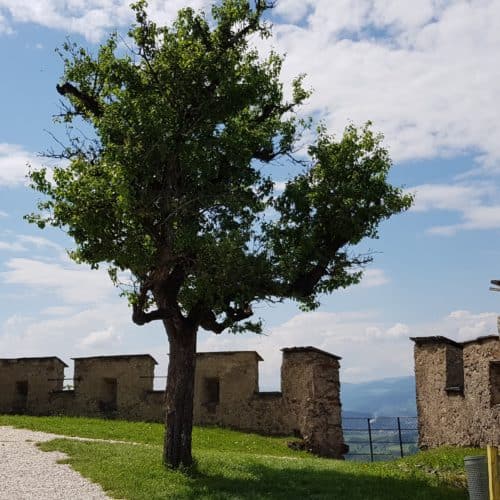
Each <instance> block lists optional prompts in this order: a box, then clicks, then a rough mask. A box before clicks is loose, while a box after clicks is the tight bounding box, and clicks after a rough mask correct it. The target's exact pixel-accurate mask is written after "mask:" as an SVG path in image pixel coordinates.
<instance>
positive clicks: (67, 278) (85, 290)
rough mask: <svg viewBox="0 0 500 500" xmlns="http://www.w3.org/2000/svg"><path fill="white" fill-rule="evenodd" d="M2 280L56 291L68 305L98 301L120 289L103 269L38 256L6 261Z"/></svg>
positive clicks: (51, 291)
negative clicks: (61, 262) (47, 260)
mask: <svg viewBox="0 0 500 500" xmlns="http://www.w3.org/2000/svg"><path fill="white" fill-rule="evenodd" d="M5 267H6V268H7V270H6V271H3V272H0V281H1V282H3V283H5V284H8V285H20V286H23V287H27V288H28V289H34V290H37V291H40V290H43V291H44V293H47V292H48V293H51V294H55V295H56V296H57V297H59V298H60V299H62V300H63V301H64V302H65V303H68V304H78V303H98V302H100V301H102V300H104V299H106V298H109V297H111V296H113V293H115V294H116V290H115V288H114V287H113V285H112V284H111V281H110V279H109V277H108V275H107V273H106V271H104V270H103V269H99V270H91V269H90V268H89V267H88V266H84V265H77V264H74V263H72V262H70V261H68V262H67V263H65V264H60V263H54V262H45V261H42V260H36V259H24V258H13V259H10V260H8V261H7V262H6V263H5Z"/></svg>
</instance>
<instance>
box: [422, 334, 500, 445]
mask: <svg viewBox="0 0 500 500" xmlns="http://www.w3.org/2000/svg"><path fill="white" fill-rule="evenodd" d="M412 340H413V341H414V342H415V350H414V354H415V379H416V386H417V387H416V388H417V411H418V417H419V439H420V446H421V447H422V448H427V447H436V446H442V445H453V446H485V445H486V444H492V445H497V446H498V445H500V401H497V399H495V398H496V394H497V393H498V391H499V386H498V383H499V382H500V380H499V378H496V373H497V372H496V366H498V361H500V339H499V337H498V336H497V335H492V336H487V337H481V338H478V339H476V340H473V341H468V342H462V343H459V342H454V341H452V340H450V339H448V338H446V337H416V338H413V339H412Z"/></svg>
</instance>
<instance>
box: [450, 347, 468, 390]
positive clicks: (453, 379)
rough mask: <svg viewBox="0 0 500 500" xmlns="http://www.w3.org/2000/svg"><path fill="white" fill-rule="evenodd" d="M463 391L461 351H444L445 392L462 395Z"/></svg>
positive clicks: (456, 349)
mask: <svg viewBox="0 0 500 500" xmlns="http://www.w3.org/2000/svg"><path fill="white" fill-rule="evenodd" d="M463 390H464V358H463V352H462V349H459V348H448V349H447V350H446V391H447V392H448V393H450V392H455V393H461V394H462V393H463Z"/></svg>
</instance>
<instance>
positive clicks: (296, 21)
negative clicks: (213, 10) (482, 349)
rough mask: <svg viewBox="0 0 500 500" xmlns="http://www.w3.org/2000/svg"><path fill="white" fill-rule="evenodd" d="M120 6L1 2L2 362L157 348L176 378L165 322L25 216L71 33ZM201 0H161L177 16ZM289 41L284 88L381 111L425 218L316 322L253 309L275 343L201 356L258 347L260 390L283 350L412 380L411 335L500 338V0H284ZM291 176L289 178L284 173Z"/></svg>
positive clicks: (283, 35)
mask: <svg viewBox="0 0 500 500" xmlns="http://www.w3.org/2000/svg"><path fill="white" fill-rule="evenodd" d="M127 4H128V2H122V1H120V0H92V1H87V2H82V1H80V0H67V1H66V2H62V3H61V2H58V1H56V0H40V1H38V2H29V1H28V0H17V1H15V2H14V1H13V0H0V58H1V60H2V63H3V64H2V74H1V78H0V99H1V101H0V102H1V110H2V113H1V114H0V297H1V303H2V308H1V309H0V356H1V357H15V356H31V355H36V356H39V355H52V354H54V355H59V356H60V357H62V358H63V359H64V360H65V361H68V360H69V358H70V357H71V356H85V355H95V354H118V353H135V352H149V353H152V354H153V355H154V356H155V357H156V358H157V359H158V361H160V366H159V368H158V373H159V374H163V373H165V365H166V359H167V356H166V353H167V346H166V338H165V335H164V333H163V332H162V330H161V328H160V326H159V325H154V324H153V325H149V326H145V327H138V326H135V325H133V324H132V322H131V319H130V312H129V311H128V310H127V306H126V305H125V303H124V302H123V301H122V300H121V299H120V298H119V297H118V291H117V290H115V289H113V287H112V285H111V284H110V283H109V280H108V278H107V275H106V274H105V273H104V272H101V271H90V270H89V269H87V268H85V267H84V266H77V265H75V264H73V263H71V262H70V261H69V259H68V258H67V256H66V254H65V249H67V248H71V241H70V240H69V239H67V238H66V236H65V235H64V233H62V232H60V231H55V230H46V231H43V232H42V231H39V230H37V229H35V228H33V227H30V226H29V225H28V224H27V223H25V222H24V221H23V220H22V216H23V215H24V214H26V213H28V212H30V211H31V210H33V208H34V204H35V201H36V196H35V195H34V194H33V193H31V192H30V190H29V189H28V188H27V187H26V182H25V180H24V175H25V173H26V163H27V162H30V163H31V164H32V165H34V166H37V165H41V164H45V163H46V161H45V160H44V159H43V158H40V157H38V156H37V153H38V152H40V151H44V150H45V151H46V150H47V149H48V148H50V147H51V146H53V145H54V143H53V142H52V139H51V138H50V136H49V134H48V131H51V132H54V133H56V134H59V135H61V134H62V133H63V131H62V130H58V129H57V127H55V126H54V125H53V123H52V115H53V114H55V113H57V112H58V101H59V96H58V94H57V93H56V91H55V85H56V83H57V82H58V81H59V76H60V74H61V72H62V64H61V61H60V60H59V58H58V56H57V55H56V54H55V52H54V49H55V48H56V47H59V46H61V44H62V43H63V42H64V41H65V39H66V37H68V36H69V37H71V39H72V40H74V41H77V42H79V43H81V44H83V45H85V46H86V47H89V48H92V47H95V46H96V44H98V43H99V42H100V41H102V40H103V39H104V38H103V37H104V36H105V34H106V33H108V32H110V31H111V30H113V29H120V30H124V29H125V28H126V26H127V25H128V23H130V21H131V19H132V18H131V14H130V10H129V8H128V5H127ZM183 5H192V6H194V7H196V8H200V7H205V8H206V6H207V5H208V3H207V2H205V1H203V0H193V1H190V2H188V1H177V0H176V1H171V2H151V8H150V11H151V15H152V16H153V17H154V18H155V19H157V20H159V21H160V22H163V21H168V20H170V19H172V17H173V15H174V13H175V11H176V10H177V8H179V7H181V6H183ZM273 21H274V33H275V37H274V38H273V39H272V40H270V41H268V42H265V43H264V42H259V44H260V45H261V48H262V49H266V48H268V47H267V46H268V45H272V46H273V47H274V48H275V49H277V50H278V51H280V52H282V53H286V54H287V59H286V63H285V65H284V68H283V81H284V82H285V84H287V83H288V82H290V81H291V79H292V78H293V76H295V75H297V74H299V73H303V72H305V73H307V75H308V77H307V80H306V84H307V85H308V86H310V87H312V88H313V89H314V95H313V97H312V98H311V99H310V101H309V103H308V104H307V106H306V107H305V109H304V113H305V114H308V113H311V114H315V115H316V116H321V117H322V119H323V120H324V121H325V122H326V123H327V124H328V126H329V128H330V129H331V130H332V131H334V132H336V133H339V132H340V131H341V130H342V129H343V127H344V126H345V124H346V123H347V122H348V121H353V122H354V123H356V124H362V123H363V122H365V121H366V120H368V119H370V120H372V121H373V122H374V125H375V127H376V129H377V130H380V131H382V132H383V133H384V134H385V137H386V139H385V144H386V145H387V147H388V148H389V150H390V151H391V155H392V157H393V160H394V169H393V171H392V174H391V179H392V181H393V182H394V183H396V184H399V185H404V186H405V187H406V188H407V189H408V190H410V191H412V192H414V193H416V203H415V206H414V208H413V209H412V210H411V211H410V212H407V213H405V214H403V215H400V216H397V217H395V218H393V219H391V220H390V221H388V222H385V223H384V224H383V225H382V226H381V230H380V239H379V240H376V241H369V242H364V243H363V244H362V246H363V248H366V249H368V248H370V249H372V250H374V251H375V252H376V254H375V260H374V262H373V263H372V264H371V266H370V267H369V268H368V269H367V272H366V276H365V279H364V280H363V282H362V283H361V284H360V285H357V286H355V287H352V288H350V289H348V290H345V291H340V292H338V293H334V294H333V295H331V296H329V297H325V299H324V301H323V305H322V307H321V308H320V309H319V310H318V311H316V312H314V313H301V312H300V311H299V310H298V309H297V307H296V306H295V304H292V303H286V304H283V305H278V306H274V307H264V306H262V307H257V308H256V311H257V312H258V314H261V315H262V317H263V318H264V319H265V333H266V334H265V335H264V336H261V337H257V336H255V335H252V334H246V335H241V336H236V337H235V336H232V335H229V334H225V335H224V334H223V335H219V336H215V335H213V334H207V333H201V334H200V337H199V342H198V349H199V350H200V351H203V350H229V349H238V350H240V349H254V350H257V351H259V352H260V353H261V354H262V356H263V357H264V359H265V362H264V363H263V364H262V367H261V368H262V369H261V382H262V386H263V387H265V388H276V387H277V386H278V384H279V382H278V377H279V364H280V352H279V348H281V347H287V346H293V345H315V346H317V347H320V348H322V349H325V350H328V351H331V352H333V353H335V354H338V355H340V356H342V357H343V361H342V377H343V380H345V381H353V382H356V381H361V380H371V379H377V378H382V377H387V376H399V375H407V374H409V373H411V372H412V370H413V361H412V347H413V346H412V343H411V342H410V341H409V340H408V337H409V336H418V335H431V334H439V335H447V336H450V337H452V338H455V339H459V340H464V339H469V338H473V337H475V336H478V335H485V334H491V333H495V332H496V315H497V311H498V309H499V306H500V295H498V294H495V293H493V292H490V291H488V286H489V280H490V279H492V278H499V277H500V269H499V267H500V266H499V265H498V263H499V261H500V244H499V243H500V202H499V201H498V192H499V187H500V185H499V184H500V183H499V174H500V121H499V120H498V112H499V104H498V103H499V102H500V66H499V65H498V53H499V52H500V32H499V30H498V29H497V27H498V25H499V23H500V2H499V1H498V0H490V1H488V0H469V1H459V0H457V1H444V0H432V1H431V0H422V1H420V2H401V1H400V0H350V1H347V0H345V1H344V0H314V1H313V0H300V1H298V0H280V1H279V2H278V6H277V8H276V10H275V12H274V14H273ZM285 178H286V173H281V174H280V176H278V177H277V179H276V180H277V181H282V180H284V179H285Z"/></svg>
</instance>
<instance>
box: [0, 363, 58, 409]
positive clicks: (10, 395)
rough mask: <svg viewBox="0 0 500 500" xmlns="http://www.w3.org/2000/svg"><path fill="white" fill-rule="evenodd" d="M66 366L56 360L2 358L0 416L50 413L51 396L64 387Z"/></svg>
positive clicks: (0, 370)
mask: <svg viewBox="0 0 500 500" xmlns="http://www.w3.org/2000/svg"><path fill="white" fill-rule="evenodd" d="M65 366H66V364H65V363H63V362H62V361H61V360H60V359H59V358H55V357H51V358H19V359H0V413H28V414H31V415H45V414H47V413H49V412H50V411H51V404H50V394H51V393H52V391H59V390H62V388H63V379H64V367H65Z"/></svg>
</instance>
